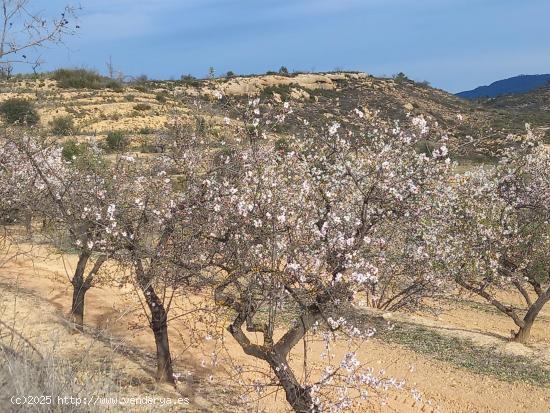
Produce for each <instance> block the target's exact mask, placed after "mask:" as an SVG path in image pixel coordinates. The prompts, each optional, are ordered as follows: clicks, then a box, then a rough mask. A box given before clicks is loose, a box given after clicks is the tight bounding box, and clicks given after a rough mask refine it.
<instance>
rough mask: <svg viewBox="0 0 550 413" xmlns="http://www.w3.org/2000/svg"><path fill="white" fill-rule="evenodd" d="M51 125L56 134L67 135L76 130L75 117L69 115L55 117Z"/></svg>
mask: <svg viewBox="0 0 550 413" xmlns="http://www.w3.org/2000/svg"><path fill="white" fill-rule="evenodd" d="M50 126H51V128H52V133H53V134H54V135H59V136H67V135H72V134H74V133H75V132H76V128H75V125H74V121H73V118H72V117H71V116H68V115H67V116H58V117H55V118H53V119H52V121H51V122H50Z"/></svg>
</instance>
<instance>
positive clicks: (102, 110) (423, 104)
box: [0, 73, 550, 159]
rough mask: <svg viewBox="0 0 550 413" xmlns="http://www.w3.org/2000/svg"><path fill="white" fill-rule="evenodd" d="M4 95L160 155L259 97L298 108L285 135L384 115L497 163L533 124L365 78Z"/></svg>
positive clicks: (437, 93) (4, 88)
mask: <svg viewBox="0 0 550 413" xmlns="http://www.w3.org/2000/svg"><path fill="white" fill-rule="evenodd" d="M216 90H220V91H221V92H222V93H223V95H224V96H225V98H224V99H223V100H221V101H220V100H218V99H217V98H216V97H215V91H216ZM0 91H1V92H2V94H1V97H0V100H2V101H4V100H6V99H8V98H12V97H19V98H24V99H27V100H31V101H33V102H34V103H35V105H36V107H37V109H38V111H39V114H40V126H41V127H42V129H44V130H45V131H50V130H51V122H52V120H53V119H54V118H56V117H62V116H65V117H70V118H71V119H72V120H73V121H74V123H75V126H76V130H77V132H76V138H77V139H81V138H90V137H94V139H98V140H100V141H101V140H103V139H105V137H106V135H107V134H108V133H109V132H110V131H122V132H123V133H125V134H126V135H128V137H130V139H131V142H132V144H133V146H135V147H136V148H140V149H142V150H144V151H150V150H154V145H155V144H156V143H155V142H156V136H157V135H158V134H157V132H161V131H163V130H165V129H166V128H167V125H168V124H169V122H170V120H171V119H173V118H174V116H177V117H180V118H183V119H188V120H193V119H194V118H195V117H196V116H197V115H199V116H203V117H205V118H207V119H208V121H209V122H210V123H212V124H213V125H217V126H218V127H221V126H222V125H223V117H222V116H220V113H221V112H222V110H221V109H222V107H225V106H227V103H228V101H229V100H237V101H239V100H247V99H249V97H250V96H259V97H260V98H261V101H262V104H269V103H274V104H277V103H279V104H281V103H282V102H283V101H285V102H289V103H290V104H291V106H292V108H293V111H294V115H293V116H292V117H291V118H289V121H288V122H286V123H285V126H284V129H279V130H277V131H276V133H278V134H283V135H284V134H289V133H293V132H294V131H296V128H295V126H296V125H298V123H297V122H300V124H301V122H302V121H303V119H306V120H307V121H308V122H309V124H311V125H312V126H313V127H321V126H323V125H325V124H326V123H327V121H328V119H331V118H334V119H338V121H340V122H343V123H349V124H350V125H352V124H353V123H354V122H360V121H363V120H361V119H359V118H358V116H357V115H356V113H355V110H356V109H358V110H360V111H361V112H363V113H364V114H365V115H366V117H367V118H368V117H371V116H376V117H377V118H378V119H381V120H383V121H385V122H388V123H393V122H394V121H396V120H398V121H400V122H401V123H402V124H405V125H406V124H408V123H409V122H410V119H411V117H412V116H420V115H422V116H424V117H425V118H426V120H427V122H428V124H429V126H430V127H431V129H432V130H434V131H435V132H436V133H437V134H447V135H448V136H449V142H450V147H451V150H452V151H453V153H454V155H455V156H456V157H465V158H468V159H477V158H480V159H483V158H487V157H490V156H491V155H492V153H493V151H494V149H495V148H498V147H499V145H500V144H501V139H502V138H503V137H506V136H507V135H508V134H510V133H517V134H522V133H523V132H524V123H525V122H523V118H521V119H520V118H518V117H517V116H516V114H515V111H508V110H507V109H505V108H502V107H499V106H498V105H496V106H495V105H490V104H487V103H479V102H469V101H466V100H463V99H460V98H458V97H456V96H454V95H452V94H449V93H447V92H445V91H443V90H439V89H434V88H431V87H429V86H426V85H424V84H419V83H415V82H413V81H410V80H398V79H386V78H375V77H372V76H370V75H367V74H364V73H317V74H295V75H289V76H279V75H263V76H250V77H232V78H220V79H211V80H196V79H187V80H183V81H143V80H142V81H136V82H133V83H126V84H124V85H120V86H118V87H116V88H108V87H102V88H94V89H90V88H67V87H61V85H60V84H58V82H57V81H55V80H53V79H52V78H50V77H48V76H40V77H39V78H36V79H32V78H19V79H12V80H7V81H2V82H1V83H0ZM198 103H200V104H198ZM235 116H238V114H237V113H235ZM546 123H547V122H546V121H544V122H542V123H541V126H543V127H544V125H546ZM548 123H550V122H548ZM472 142H474V143H472ZM428 144H429V143H428Z"/></svg>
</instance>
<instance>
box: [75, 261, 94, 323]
mask: <svg viewBox="0 0 550 413" xmlns="http://www.w3.org/2000/svg"><path fill="white" fill-rule="evenodd" d="M90 255H91V254H90V252H88V251H82V252H81V253H80V256H79V257H78V264H77V265H76V269H75V271H74V276H73V279H72V280H71V283H72V285H73V302H72V305H71V321H72V322H73V325H74V327H75V328H76V330H79V331H82V328H83V326H84V298H85V296H86V291H88V289H89V286H87V285H86V283H85V282H84V271H85V270H86V264H87V263H88V260H89V258H90Z"/></svg>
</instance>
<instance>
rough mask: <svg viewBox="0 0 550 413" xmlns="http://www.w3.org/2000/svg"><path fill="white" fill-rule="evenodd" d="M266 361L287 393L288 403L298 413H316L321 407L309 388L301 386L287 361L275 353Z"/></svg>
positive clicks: (268, 356)
mask: <svg viewBox="0 0 550 413" xmlns="http://www.w3.org/2000/svg"><path fill="white" fill-rule="evenodd" d="M266 361H267V362H268V363H269V366H270V367H271V370H273V373H275V376H277V379H278V380H279V383H280V385H281V386H282V387H283V390H284V391H285V396H286V401H287V402H288V404H290V406H291V407H292V409H293V410H294V411H295V412H297V413H316V412H319V406H317V405H316V404H315V402H314V401H313V398H312V397H311V392H310V390H309V389H308V388H305V387H303V386H301V385H300V383H299V382H298V380H297V379H296V376H295V375H294V372H293V371H292V370H291V369H290V366H289V365H288V363H287V361H286V359H285V358H284V357H282V356H281V355H279V354H277V352H275V351H270V352H268V353H267V357H266Z"/></svg>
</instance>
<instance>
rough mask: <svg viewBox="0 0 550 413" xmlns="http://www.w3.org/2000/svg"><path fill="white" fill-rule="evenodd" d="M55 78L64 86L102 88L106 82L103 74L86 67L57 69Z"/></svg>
mask: <svg viewBox="0 0 550 413" xmlns="http://www.w3.org/2000/svg"><path fill="white" fill-rule="evenodd" d="M53 78H54V79H55V80H57V84H58V85H59V87H62V88H74V89H102V88H104V87H105V84H106V81H105V78H104V77H103V76H101V75H100V74H99V73H97V72H94V71H91V70H86V69H57V70H56V71H55V72H53Z"/></svg>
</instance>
